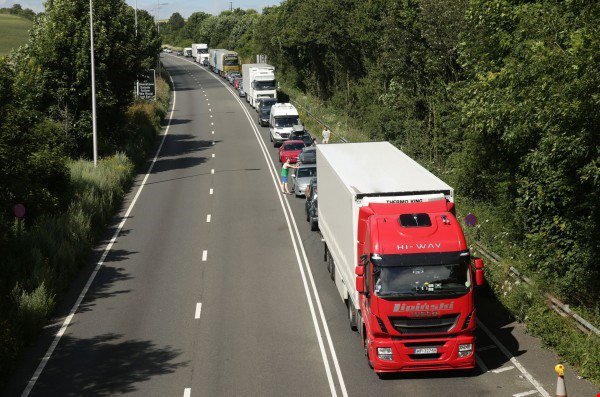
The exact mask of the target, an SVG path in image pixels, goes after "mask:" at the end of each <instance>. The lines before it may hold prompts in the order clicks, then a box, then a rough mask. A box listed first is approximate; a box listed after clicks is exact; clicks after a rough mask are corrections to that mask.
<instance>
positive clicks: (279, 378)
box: [5, 56, 597, 397]
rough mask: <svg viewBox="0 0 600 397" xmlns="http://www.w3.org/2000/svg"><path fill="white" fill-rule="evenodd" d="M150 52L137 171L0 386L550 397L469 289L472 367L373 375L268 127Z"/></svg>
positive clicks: (529, 345) (545, 358)
mask: <svg viewBox="0 0 600 397" xmlns="http://www.w3.org/2000/svg"><path fill="white" fill-rule="evenodd" d="M163 62H164V64H165V66H166V67H167V69H168V71H169V73H170V74H171V76H172V79H173V83H174V88H175V95H174V100H173V103H172V108H173V110H172V113H171V115H170V120H169V123H168V126H166V128H165V133H166V135H164V136H163V137H162V139H163V140H162V144H161V147H160V148H159V149H158V150H159V151H158V154H157V156H156V158H155V159H154V161H153V162H149V163H148V167H151V169H150V171H149V172H148V167H147V168H145V169H144V170H143V171H142V172H141V173H140V175H139V176H138V178H137V180H136V183H135V184H134V186H133V188H132V190H131V192H130V193H129V195H128V196H127V199H126V200H125V202H124V204H123V208H122V209H121V211H120V213H119V214H118V215H117V217H115V221H114V225H113V226H112V227H111V228H110V229H109V230H108V231H107V234H106V240H105V241H104V242H103V243H102V244H100V245H99V247H98V248H97V250H96V251H94V253H93V254H92V257H91V258H90V264H89V266H87V267H86V268H85V269H83V270H82V272H81V276H80V278H79V279H78V280H77V281H76V282H75V283H74V285H73V288H72V290H71V291H70V293H69V295H68V296H67V297H66V299H65V300H64V302H63V303H62V304H61V306H60V308H59V310H58V312H57V315H56V317H55V318H54V319H53V322H52V323H51V324H50V325H49V326H48V327H47V328H46V329H45V331H44V332H43V334H42V335H41V337H40V339H39V341H38V343H36V345H35V346H33V347H32V348H30V349H29V350H28V351H27V352H26V354H25V356H24V358H23V360H22V362H21V364H20V365H19V368H18V370H17V372H16V373H15V376H14V377H13V379H12V381H11V382H10V384H9V385H8V387H7V389H6V390H5V395H7V396H13V395H14V396H19V395H22V396H27V395H29V396H109V395H136V396H184V397H185V396H190V397H191V396H346V395H350V396H366V395H377V396H391V395H398V396H427V397H429V396H503V397H506V396H514V397H524V396H553V395H554V390H555V384H556V383H555V382H556V377H555V374H554V372H553V367H554V364H556V363H557V362H558V361H557V358H556V357H555V356H554V355H553V354H552V353H551V352H549V351H547V350H544V349H542V348H541V346H540V343H539V341H538V340H536V339H535V338H532V337H530V336H529V335H527V334H526V333H525V332H524V330H523V327H522V326H521V325H519V324H515V323H512V322H510V321H509V320H507V318H506V316H504V315H503V314H502V309H501V306H500V305H499V304H498V302H497V301H495V299H494V298H493V296H492V295H491V294H489V292H487V291H485V290H482V291H479V293H478V295H479V296H478V298H479V299H478V302H477V308H478V315H479V319H480V327H479V330H478V349H479V351H478V352H477V358H478V368H477V369H476V370H474V371H469V372H440V373H423V374H409V375H398V376H392V377H390V378H387V379H379V378H378V377H377V375H375V373H374V372H373V371H372V370H371V369H370V368H369V366H368V364H367V361H366V359H365V357H364V356H363V353H362V350H361V348H360V342H359V337H358V334H356V333H355V332H353V331H351V330H350V327H349V325H348V320H347V313H346V307H345V305H344V304H343V302H342V301H341V299H340V297H339V295H338V293H337V290H336V288H335V286H334V285H333V283H332V282H331V280H330V279H329V275H328V273H327V270H326V268H325V265H324V262H323V244H322V242H321V237H320V234H319V233H317V232H311V231H310V229H309V225H308V223H307V222H305V220H304V219H305V217H304V207H303V206H304V202H303V200H302V199H300V198H295V197H294V196H284V195H282V194H280V193H279V190H278V183H277V173H278V171H279V163H278V161H277V157H276V149H274V148H273V146H272V144H270V142H269V135H268V128H262V127H258V126H257V124H256V118H257V115H256V112H255V111H254V110H253V109H251V108H250V107H249V106H248V105H247V104H246V102H245V101H243V99H242V100H240V99H239V98H238V97H237V95H236V94H235V92H233V90H232V89H231V88H230V87H229V85H228V84H227V83H226V82H224V81H223V80H221V79H220V78H218V77H216V76H215V75H214V74H212V73H211V72H210V71H207V70H206V69H204V68H201V67H200V66H198V65H197V64H195V63H193V62H191V61H189V59H186V58H180V57H175V56H163ZM91 276H93V279H92V280H91V282H90V277H91ZM82 291H84V292H85V294H82ZM78 298H80V299H79V301H78ZM74 305H76V306H74ZM70 313H71V315H69V314H70ZM566 381H567V388H568V390H569V393H570V395H571V396H593V395H595V393H596V392H597V391H596V390H595V388H594V386H593V385H591V384H590V383H589V382H586V381H584V380H579V379H577V377H576V376H575V375H574V374H573V372H572V371H571V370H570V369H568V370H567V374H566Z"/></svg>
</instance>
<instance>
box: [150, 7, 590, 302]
mask: <svg viewBox="0 0 600 397" xmlns="http://www.w3.org/2000/svg"><path fill="white" fill-rule="evenodd" d="M599 20H600V3H598V2H590V1H585V0H574V1H568V2H557V1H554V0H534V1H523V0H403V1H397V0H370V1H363V0H286V1H283V2H282V3H281V5H279V6H273V7H266V8H264V9H263V10H262V13H258V12H256V11H255V10H241V9H236V10H233V11H224V12H222V13H221V14H219V15H210V14H206V13H203V12H197V13H194V14H192V15H191V16H190V17H189V18H188V19H187V20H184V19H183V18H182V17H181V15H179V14H173V15H172V16H171V18H170V19H169V21H168V22H167V23H165V24H163V25H162V31H161V33H162V35H163V40H164V42H165V43H169V44H173V45H178V46H182V47H183V46H186V47H187V46H189V45H190V44H191V43H192V42H194V43H208V44H209V46H210V47H212V48H228V49H231V50H236V51H238V52H239V54H240V55H241V56H242V58H245V59H246V60H252V59H253V58H254V55H255V54H258V53H264V54H267V56H268V60H269V63H271V64H273V65H274V66H276V68H277V70H278V78H279V79H280V80H282V81H283V82H285V84H287V85H289V86H291V87H294V88H295V89H299V90H301V91H303V92H305V93H307V94H310V95H312V96H314V97H316V98H318V99H320V100H321V101H323V103H325V104H326V105H327V106H331V107H333V108H336V109H339V110H342V111H343V112H344V113H345V114H348V115H349V116H350V117H351V119H352V120H353V121H354V122H355V123H356V125H357V126H358V128H360V129H361V130H363V131H365V132H367V133H368V134H369V136H370V137H371V138H372V139H380V140H383V139H384V140H389V141H391V142H393V143H394V144H396V145H397V146H398V147H400V148H401V149H403V150H404V151H405V152H407V153H408V154H410V155H411V156H413V157H415V158H416V159H418V160H419V161H420V162H421V163H424V164H425V165H426V166H428V167H429V168H432V169H434V170H435V171H436V172H437V173H438V175H440V176H442V178H443V179H446V180H448V181H449V182H450V183H451V184H452V185H453V186H455V187H456V188H457V192H458V196H459V197H466V198H468V199H469V200H472V201H473V202H476V203H483V204H485V205H487V206H488V207H493V208H495V211H494V215H493V216H494V219H491V221H492V222H495V223H496V224H498V225H500V226H499V228H498V229H496V232H497V235H491V236H488V237H489V239H490V240H491V241H492V242H493V243H494V249H495V250H498V251H499V252H500V253H505V254H506V255H507V256H514V259H515V260H518V261H519V262H520V263H521V264H522V265H523V266H524V267H525V268H527V269H528V270H529V271H530V273H534V274H537V275H538V276H539V277H540V278H541V279H542V280H544V281H547V282H549V283H550V284H549V285H550V286H551V288H553V289H556V290H558V291H559V292H560V294H561V295H562V296H563V297H565V298H566V299H567V300H568V301H570V302H572V303H578V304H585V305H587V306H589V307H592V308H596V311H597V310H598V296H599V292H600V266H598V261H597V258H598V257H599V255H600V244H599V241H600V240H599V239H598V237H597V236H598V234H599V233H600V206H599V205H598V202H599V199H600V172H599V171H600V170H599V166H600V155H599V150H598V148H599V145H598V142H599V141H600V133H599V131H600V128H599V127H600V112H598V109H599V105H600V27H599V25H598V23H597V22H598V21H599ZM502 241H504V242H505V244H502ZM509 242H510V249H509V248H508V245H509V244H508V243H509ZM503 245H504V246H503Z"/></svg>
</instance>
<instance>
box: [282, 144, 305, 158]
mask: <svg viewBox="0 0 600 397" xmlns="http://www.w3.org/2000/svg"><path fill="white" fill-rule="evenodd" d="M304 146H306V145H305V144H304V141H285V142H283V143H282V144H281V146H280V147H279V162H280V163H284V162H285V161H286V160H287V159H290V163H295V162H297V161H298V155H299V154H300V153H301V152H302V149H304Z"/></svg>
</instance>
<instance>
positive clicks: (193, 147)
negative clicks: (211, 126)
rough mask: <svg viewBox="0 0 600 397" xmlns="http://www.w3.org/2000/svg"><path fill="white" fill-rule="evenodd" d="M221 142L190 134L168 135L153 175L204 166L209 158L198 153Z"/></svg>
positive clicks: (153, 169)
mask: <svg viewBox="0 0 600 397" xmlns="http://www.w3.org/2000/svg"><path fill="white" fill-rule="evenodd" d="M213 142H214V143H213ZM219 142H220V141H212V140H204V139H200V138H198V137H196V136H194V135H190V134H175V135H167V138H166V140H165V144H164V146H163V150H162V151H161V154H160V156H159V157H158V159H157V160H156V162H155V163H154V167H153V168H152V174H158V173H161V172H165V171H172V170H176V169H184V168H191V167H195V166H198V165H200V164H204V163H205V162H206V161H207V160H208V158H207V157H205V156H199V155H198V153H201V152H203V151H205V150H207V149H209V148H211V147H213V146H214V145H216V144H218V143H219Z"/></svg>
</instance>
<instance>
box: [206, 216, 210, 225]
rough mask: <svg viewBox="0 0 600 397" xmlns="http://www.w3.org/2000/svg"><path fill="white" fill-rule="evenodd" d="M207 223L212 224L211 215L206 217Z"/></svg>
mask: <svg viewBox="0 0 600 397" xmlns="http://www.w3.org/2000/svg"><path fill="white" fill-rule="evenodd" d="M206 223H210V214H208V215H206Z"/></svg>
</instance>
